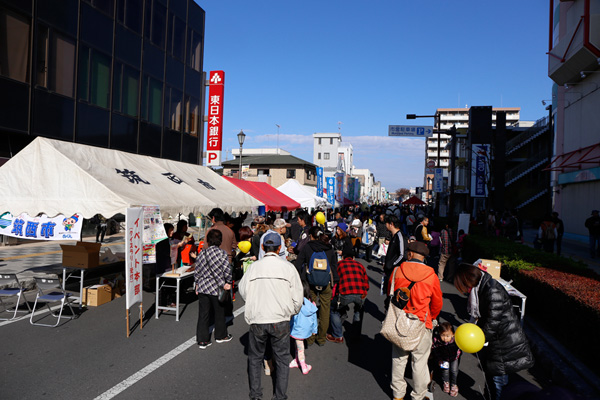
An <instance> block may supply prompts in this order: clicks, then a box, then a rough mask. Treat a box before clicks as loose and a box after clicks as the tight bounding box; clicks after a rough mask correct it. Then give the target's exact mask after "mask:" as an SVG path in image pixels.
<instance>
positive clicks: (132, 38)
mask: <svg viewBox="0 0 600 400" xmlns="http://www.w3.org/2000/svg"><path fill="white" fill-rule="evenodd" d="M115 35H116V36H117V37H116V39H115V56H116V57H117V58H118V59H119V60H121V61H125V62H127V63H128V64H130V65H132V66H133V67H135V68H140V62H141V59H142V38H141V37H140V36H138V35H136V34H135V33H133V32H132V31H130V30H128V29H126V28H125V27H123V26H121V25H117V27H116V33H115Z"/></svg>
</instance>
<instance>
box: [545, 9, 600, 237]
mask: <svg viewBox="0 0 600 400" xmlns="http://www.w3.org/2000/svg"><path fill="white" fill-rule="evenodd" d="M550 5H551V11H552V12H550V32H549V49H548V76H549V77H550V78H551V79H552V80H553V81H554V82H555V85H554V88H553V90H552V94H553V98H552V103H553V107H555V108H556V113H555V124H554V125H555V127H556V132H555V140H554V155H553V158H552V162H551V163H550V165H549V166H548V167H547V170H548V171H550V172H551V173H552V177H551V179H552V190H553V203H554V204H553V208H554V211H556V212H558V213H559V217H560V218H561V219H562V220H563V221H564V224H565V236H566V237H569V236H571V237H574V238H581V239H586V236H587V235H588V231H587V229H586V228H585V226H584V222H585V220H586V219H587V218H588V217H589V216H590V212H591V210H593V209H598V198H600V130H599V129H598V127H599V126H600V113H598V110H599V109H600V90H599V88H600V39H599V35H598V29H599V28H600V19H599V18H598V16H599V15H600V3H599V2H597V1H590V0H574V1H558V0H550Z"/></svg>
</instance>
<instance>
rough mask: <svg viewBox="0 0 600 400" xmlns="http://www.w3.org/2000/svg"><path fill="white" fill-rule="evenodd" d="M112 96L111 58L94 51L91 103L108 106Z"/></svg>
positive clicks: (92, 58) (91, 71) (91, 74)
mask: <svg viewBox="0 0 600 400" xmlns="http://www.w3.org/2000/svg"><path fill="white" fill-rule="evenodd" d="M109 96H110V58H109V57H107V56H105V55H104V54H101V53H99V52H97V51H92V57H91V65H90V100H89V101H90V103H92V104H95V105H97V106H100V107H104V108H108V102H109Z"/></svg>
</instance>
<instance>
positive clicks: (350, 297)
mask: <svg viewBox="0 0 600 400" xmlns="http://www.w3.org/2000/svg"><path fill="white" fill-rule="evenodd" d="M364 302H365V300H364V299H361V297H360V294H345V295H344V294H342V295H340V303H339V305H338V304H334V303H333V302H332V304H331V320H330V322H331V334H332V335H333V336H335V337H336V338H341V337H342V336H343V330H342V323H343V320H344V319H346V313H347V312H348V310H349V306H350V304H354V318H353V322H355V323H358V322H360V321H361V320H362V314H363V312H364V311H363V304H364ZM358 333H359V334H360V331H359V332H358Z"/></svg>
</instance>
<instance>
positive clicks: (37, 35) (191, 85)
mask: <svg viewBox="0 0 600 400" xmlns="http://www.w3.org/2000/svg"><path fill="white" fill-rule="evenodd" d="M204 19H205V13H204V10H203V9H202V8H200V7H199V6H198V5H197V4H196V3H195V2H194V1H193V0H178V1H167V0H119V1H114V0H107V1H100V0H32V1H18V0H0V21H1V22H0V41H1V42H2V43H3V44H2V45H1V46H0V60H1V62H0V93H1V94H0V157H4V158H9V157H11V156H12V155H13V154H15V153H16V152H18V151H19V150H20V149H22V148H23V147H25V146H26V145H27V144H29V143H30V142H31V141H32V140H33V139H34V138H35V137H36V136H45V137H50V138H55V139H61V140H65V141H69V142H77V143H82V144H88V145H93V146H99V147H105V148H111V149H117V150H123V151H127V152H131V153H137V154H144V155H149V156H155V157H163V158H168V159H172V160H178V161H184V162H189V163H194V164H200V163H201V162H202V142H203V141H202V137H203V135H202V115H203V112H202V110H203V109H204V107H203V104H202V101H203V100H202V99H203V90H204V77H203V72H202V69H203V48H204Z"/></svg>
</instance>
